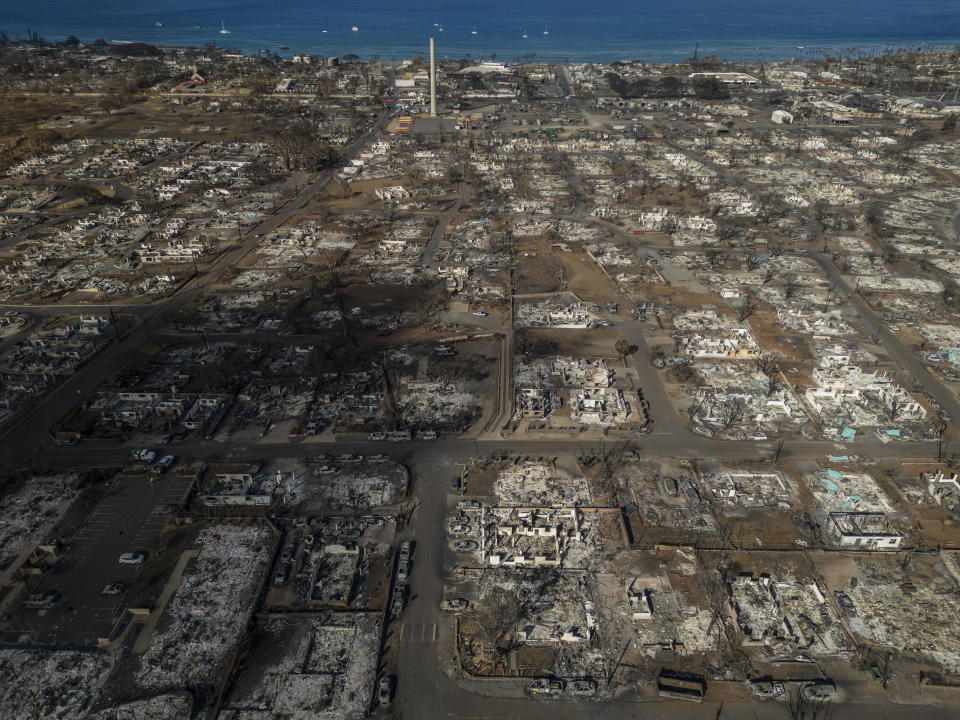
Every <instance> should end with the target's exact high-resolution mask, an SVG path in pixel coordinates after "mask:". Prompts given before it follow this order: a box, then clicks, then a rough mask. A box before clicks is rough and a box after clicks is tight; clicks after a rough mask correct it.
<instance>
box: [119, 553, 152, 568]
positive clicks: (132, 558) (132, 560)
mask: <svg viewBox="0 0 960 720" xmlns="http://www.w3.org/2000/svg"><path fill="white" fill-rule="evenodd" d="M146 559H147V554H146V553H145V552H125V553H123V554H122V555H121V556H120V559H119V560H118V562H119V563H120V564H121V565H143V561H144V560H146Z"/></svg>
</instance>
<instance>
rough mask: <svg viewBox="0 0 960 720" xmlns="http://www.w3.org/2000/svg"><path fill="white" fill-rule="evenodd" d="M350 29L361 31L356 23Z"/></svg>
mask: <svg viewBox="0 0 960 720" xmlns="http://www.w3.org/2000/svg"><path fill="white" fill-rule="evenodd" d="M350 30H352V31H353V32H359V31H360V28H358V27H357V26H356V25H354V26H353V27H352V28H350Z"/></svg>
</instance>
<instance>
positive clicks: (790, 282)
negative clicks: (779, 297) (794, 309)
mask: <svg viewBox="0 0 960 720" xmlns="http://www.w3.org/2000/svg"><path fill="white" fill-rule="evenodd" d="M799 291H800V281H799V280H798V279H797V276H796V275H792V274H791V275H788V276H787V280H786V282H785V283H784V284H783V296H784V297H785V298H786V299H787V300H789V299H791V298H792V297H794V296H795V295H796V294H797V293H798V292H799Z"/></svg>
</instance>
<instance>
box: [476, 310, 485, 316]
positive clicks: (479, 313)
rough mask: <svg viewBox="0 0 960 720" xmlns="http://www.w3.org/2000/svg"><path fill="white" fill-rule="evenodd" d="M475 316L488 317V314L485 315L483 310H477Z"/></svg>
mask: <svg viewBox="0 0 960 720" xmlns="http://www.w3.org/2000/svg"><path fill="white" fill-rule="evenodd" d="M474 315H476V316H477V317H486V316H487V313H485V312H484V311H483V310H477V311H476V312H475V313H474Z"/></svg>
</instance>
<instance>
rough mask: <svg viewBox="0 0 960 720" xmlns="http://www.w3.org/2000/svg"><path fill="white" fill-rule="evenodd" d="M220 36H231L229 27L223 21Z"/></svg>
mask: <svg viewBox="0 0 960 720" xmlns="http://www.w3.org/2000/svg"><path fill="white" fill-rule="evenodd" d="M220 34H221V35H229V34H230V31H229V30H227V26H226V25H224V24H223V20H221V21H220Z"/></svg>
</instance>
